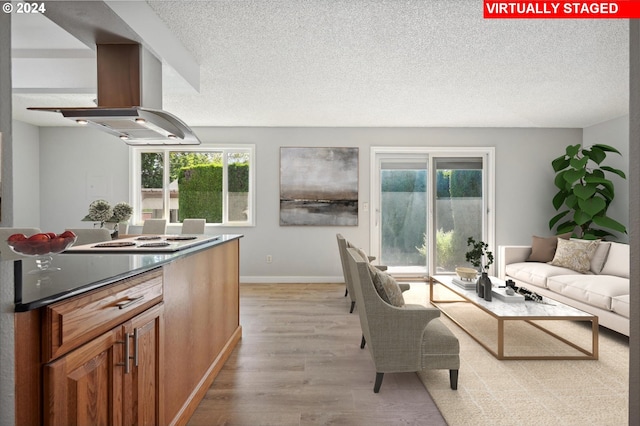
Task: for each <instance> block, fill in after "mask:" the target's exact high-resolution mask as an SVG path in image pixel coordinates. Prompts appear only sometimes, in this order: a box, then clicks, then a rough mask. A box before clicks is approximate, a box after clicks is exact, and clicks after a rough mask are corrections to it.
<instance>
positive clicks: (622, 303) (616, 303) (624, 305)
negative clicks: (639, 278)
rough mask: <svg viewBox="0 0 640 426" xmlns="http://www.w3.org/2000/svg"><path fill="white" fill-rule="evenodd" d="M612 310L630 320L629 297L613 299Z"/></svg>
mask: <svg viewBox="0 0 640 426" xmlns="http://www.w3.org/2000/svg"><path fill="white" fill-rule="evenodd" d="M611 310H612V311H613V312H615V313H616V314H618V315H622V316H623V317H625V318H629V295H628V294H625V295H624V296H616V297H612V298H611Z"/></svg>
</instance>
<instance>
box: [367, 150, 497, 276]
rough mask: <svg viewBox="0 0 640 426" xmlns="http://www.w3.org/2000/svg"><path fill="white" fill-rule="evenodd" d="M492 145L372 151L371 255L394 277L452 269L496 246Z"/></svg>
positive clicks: (439, 272)
mask: <svg viewBox="0 0 640 426" xmlns="http://www.w3.org/2000/svg"><path fill="white" fill-rule="evenodd" d="M492 154H493V149H492V148H478V149H475V148H474V149H470V148H447V149H439V148H423V147H416V148H391V147H389V148H386V147H385V148H383V147H374V148H372V156H371V158H372V164H371V185H372V187H371V205H372V210H371V215H372V217H371V224H372V226H371V254H373V255H375V256H376V257H378V259H379V260H380V264H383V265H386V266H388V268H389V271H390V272H391V273H393V274H394V275H407V276H413V275H415V276H424V275H426V274H430V273H438V274H443V273H454V271H455V268H456V267H457V266H470V265H469V264H468V263H467V262H466V260H465V253H466V252H467V249H468V248H467V239H468V238H469V237H473V238H475V239H476V240H479V239H481V240H483V241H485V242H487V243H489V245H490V247H491V249H492V250H494V251H495V248H494V247H493V240H494V238H493V209H492V208H491V206H492V204H493V201H492V197H491V192H492V189H491V190H490V188H493V177H492V176H493V172H492V169H491V167H490V166H491V158H492Z"/></svg>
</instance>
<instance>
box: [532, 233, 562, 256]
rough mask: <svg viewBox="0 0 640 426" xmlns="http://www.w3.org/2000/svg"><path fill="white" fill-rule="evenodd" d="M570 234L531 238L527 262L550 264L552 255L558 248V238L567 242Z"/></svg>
mask: <svg viewBox="0 0 640 426" xmlns="http://www.w3.org/2000/svg"><path fill="white" fill-rule="evenodd" d="M570 236H571V232H567V233H566V234H560V235H554V236H553V237H538V236H537V235H534V236H533V237H531V254H530V255H529V257H528V258H527V262H551V261H552V260H553V255H554V254H555V253H556V247H557V246H558V238H562V239H565V240H568V239H569V237H570Z"/></svg>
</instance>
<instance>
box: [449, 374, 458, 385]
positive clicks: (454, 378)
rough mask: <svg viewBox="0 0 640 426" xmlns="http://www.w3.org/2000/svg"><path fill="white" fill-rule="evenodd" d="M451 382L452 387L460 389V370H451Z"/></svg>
mask: <svg viewBox="0 0 640 426" xmlns="http://www.w3.org/2000/svg"><path fill="white" fill-rule="evenodd" d="M449 383H450V384H451V389H453V390H458V370H449Z"/></svg>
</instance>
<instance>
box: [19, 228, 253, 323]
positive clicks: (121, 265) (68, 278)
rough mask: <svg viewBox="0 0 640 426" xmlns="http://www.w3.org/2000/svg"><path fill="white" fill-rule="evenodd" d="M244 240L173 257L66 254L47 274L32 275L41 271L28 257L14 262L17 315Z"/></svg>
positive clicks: (193, 249)
mask: <svg viewBox="0 0 640 426" xmlns="http://www.w3.org/2000/svg"><path fill="white" fill-rule="evenodd" d="M241 237H242V235H235V234H230V235H220V238H218V239H216V240H212V241H208V242H204V243H202V244H199V245H197V246H193V247H190V248H185V249H184V250H180V251H176V252H172V253H149V252H145V253H144V254H131V253H128V254H123V253H97V254H85V253H83V254H68V253H63V254H58V255H54V256H53V261H52V267H54V268H59V270H54V271H46V272H35V273H33V272H31V271H34V270H37V268H36V261H35V259H34V258H31V257H25V258H24V259H21V260H16V261H14V275H15V311H16V312H24V311H29V310H32V309H37V308H40V307H43V306H46V305H49V304H51V303H54V302H58V301H60V300H64V299H66V298H68V297H71V296H75V295H78V294H82V293H84V292H87V291H90V290H94V289H96V288H99V287H102V286H104V285H107V284H111V283H113V282H116V281H119V280H122V279H124V278H128V277H132V276H134V275H138V274H141V273H143V272H147V271H150V270H152V269H154V268H158V267H160V266H162V265H164V264H166V263H169V262H171V261H173V260H175V259H178V258H180V257H183V256H188V255H190V254H192V253H195V252H199V251H202V250H206V249H208V248H210V247H213V246H216V245H220V244H224V243H226V242H228V241H231V240H235V239H238V238H241Z"/></svg>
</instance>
